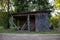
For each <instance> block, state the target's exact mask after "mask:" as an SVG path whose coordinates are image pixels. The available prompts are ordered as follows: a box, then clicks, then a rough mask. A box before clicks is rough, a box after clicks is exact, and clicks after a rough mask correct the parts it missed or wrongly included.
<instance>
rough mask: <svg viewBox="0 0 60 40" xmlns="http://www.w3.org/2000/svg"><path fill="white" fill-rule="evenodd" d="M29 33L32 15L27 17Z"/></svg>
mask: <svg viewBox="0 0 60 40" xmlns="http://www.w3.org/2000/svg"><path fill="white" fill-rule="evenodd" d="M27 24H28V32H30V15H28V16H27Z"/></svg>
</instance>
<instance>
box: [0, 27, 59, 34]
mask: <svg viewBox="0 0 60 40" xmlns="http://www.w3.org/2000/svg"><path fill="white" fill-rule="evenodd" d="M0 33H10V34H11V33H13V34H60V32H57V31H56V30H53V31H49V32H17V31H10V30H9V29H4V28H3V27H0Z"/></svg>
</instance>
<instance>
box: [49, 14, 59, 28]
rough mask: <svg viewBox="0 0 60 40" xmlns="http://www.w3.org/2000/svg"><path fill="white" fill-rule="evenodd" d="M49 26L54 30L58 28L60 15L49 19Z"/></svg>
mask: <svg viewBox="0 0 60 40" xmlns="http://www.w3.org/2000/svg"><path fill="white" fill-rule="evenodd" d="M49 21H50V25H53V27H54V28H58V27H60V13H58V14H55V16H52V17H51V18H50V20H49Z"/></svg>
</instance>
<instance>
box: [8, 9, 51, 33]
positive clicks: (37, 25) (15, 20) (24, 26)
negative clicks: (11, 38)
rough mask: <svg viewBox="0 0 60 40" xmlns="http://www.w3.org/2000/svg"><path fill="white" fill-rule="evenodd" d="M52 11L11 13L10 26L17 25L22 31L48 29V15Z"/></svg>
mask: <svg viewBox="0 0 60 40" xmlns="http://www.w3.org/2000/svg"><path fill="white" fill-rule="evenodd" d="M50 12H51V11H50V10H44V11H34V12H17V13H11V14H10V15H11V17H10V20H9V23H10V27H13V26H15V27H16V28H18V29H19V30H21V31H28V32H30V31H36V32H41V31H48V30H49V24H48V20H49V18H48V15H49V13H50Z"/></svg>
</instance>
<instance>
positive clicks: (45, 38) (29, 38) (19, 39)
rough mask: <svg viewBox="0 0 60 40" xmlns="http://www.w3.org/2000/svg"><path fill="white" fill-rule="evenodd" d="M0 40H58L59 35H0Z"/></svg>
mask: <svg viewBox="0 0 60 40" xmlns="http://www.w3.org/2000/svg"><path fill="white" fill-rule="evenodd" d="M0 40H60V34H0Z"/></svg>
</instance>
